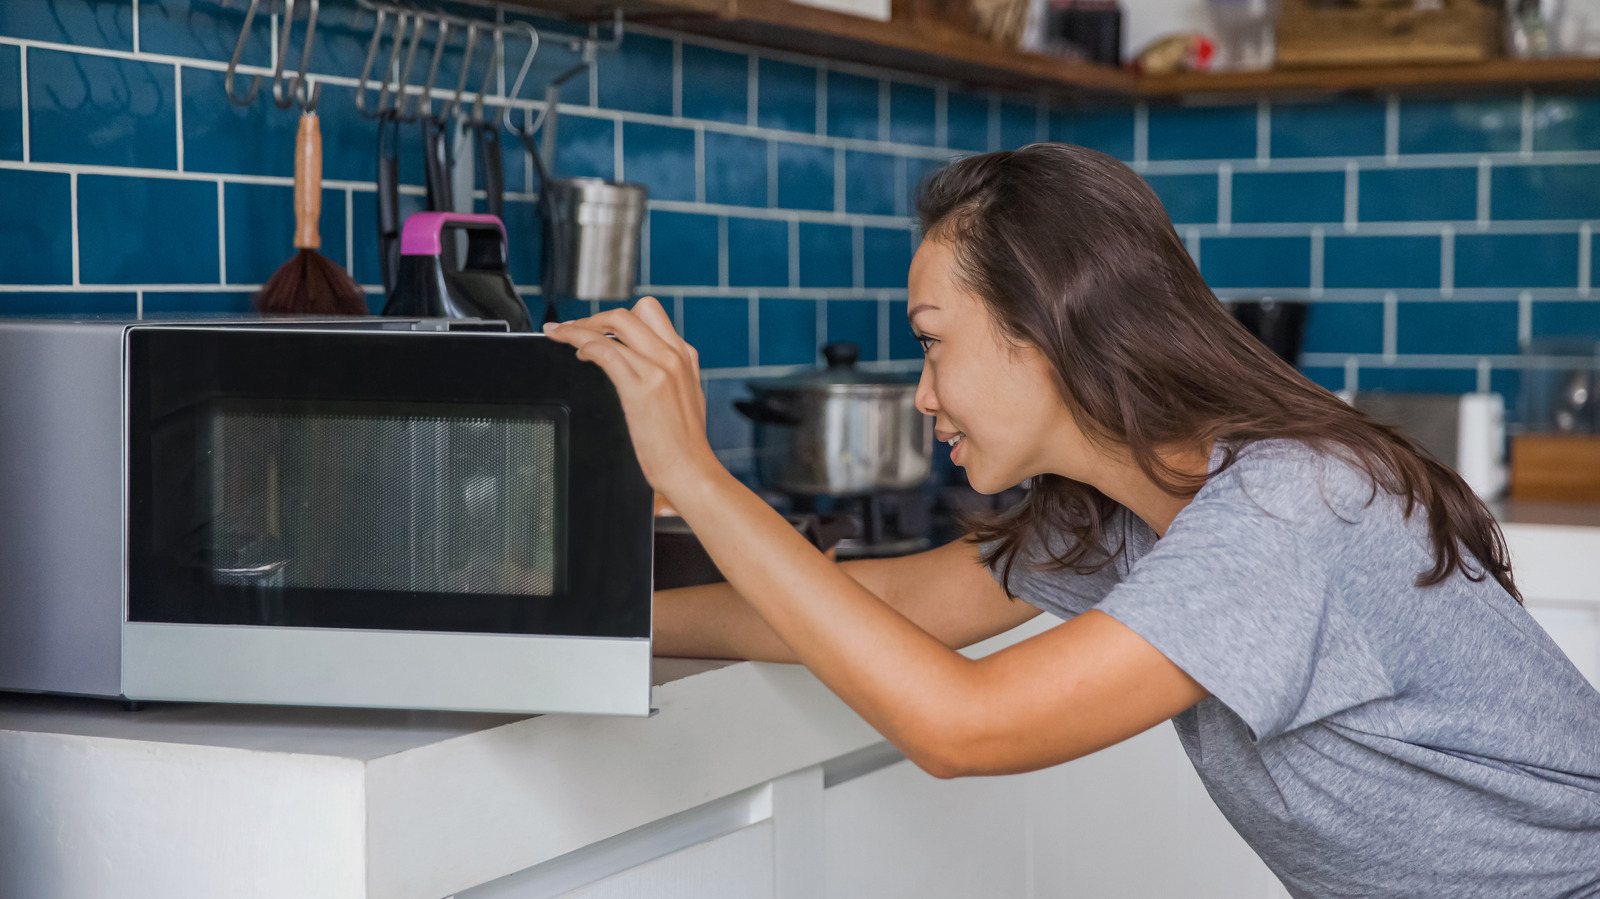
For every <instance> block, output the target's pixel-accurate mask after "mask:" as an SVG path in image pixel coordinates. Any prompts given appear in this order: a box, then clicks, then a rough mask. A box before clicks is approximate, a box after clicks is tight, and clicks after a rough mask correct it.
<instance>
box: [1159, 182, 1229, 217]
mask: <svg viewBox="0 0 1600 899" xmlns="http://www.w3.org/2000/svg"><path fill="white" fill-rule="evenodd" d="M1146 181H1147V182H1149V184H1150V189H1152V190H1155V195H1157V197H1158V198H1160V200H1162V206H1165V208H1166V216H1168V218H1170V219H1173V224H1197V222H1216V221H1218V206H1216V203H1218V200H1216V195H1218V179H1216V174H1149V176H1146Z"/></svg>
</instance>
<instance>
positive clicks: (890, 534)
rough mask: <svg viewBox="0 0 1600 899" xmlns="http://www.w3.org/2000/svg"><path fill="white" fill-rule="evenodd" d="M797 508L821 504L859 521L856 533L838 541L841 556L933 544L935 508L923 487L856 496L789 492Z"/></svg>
mask: <svg viewBox="0 0 1600 899" xmlns="http://www.w3.org/2000/svg"><path fill="white" fill-rule="evenodd" d="M788 504H789V506H790V507H791V508H792V509H793V510H795V511H801V512H810V511H815V510H817V508H818V506H819V505H820V504H826V505H828V506H829V511H831V512H832V513H833V514H834V515H848V516H849V517H850V518H851V519H853V520H854V521H855V522H856V524H857V525H858V527H857V529H856V533H855V534H854V535H852V536H850V537H847V538H845V539H843V540H840V541H839V542H838V543H837V544H836V545H835V547H834V548H835V550H836V556H837V558H840V559H874V558H886V557H889V556H904V555H909V554H911V553H916V552H922V551H923V550H925V549H928V548H929V547H931V546H932V545H933V541H932V540H931V539H930V537H929V532H930V531H931V521H932V519H931V509H930V507H929V502H928V499H927V498H926V497H925V496H923V494H922V493H921V491H917V490H903V491H884V492H881V493H868V494H863V495H861V496H853V497H833V498H823V497H815V496H809V495H793V494H791V495H789V496H788Z"/></svg>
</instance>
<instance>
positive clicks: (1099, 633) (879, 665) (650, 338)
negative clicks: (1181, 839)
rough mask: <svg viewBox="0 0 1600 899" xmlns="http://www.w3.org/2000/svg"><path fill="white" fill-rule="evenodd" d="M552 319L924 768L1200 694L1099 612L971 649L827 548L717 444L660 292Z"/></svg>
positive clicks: (750, 582) (1058, 737) (1037, 749)
mask: <svg viewBox="0 0 1600 899" xmlns="http://www.w3.org/2000/svg"><path fill="white" fill-rule="evenodd" d="M547 333H549V334H550V336H551V337H552V338H553V339H556V340H560V341H563V342H566V343H570V344H572V345H573V346H575V347H577V350H578V357H579V358H580V359H585V360H588V361H592V362H594V363H595V364H597V365H599V366H600V367H601V368H602V369H604V370H605V372H606V374H607V375H608V376H609V377H610V378H611V381H612V383H613V384H615V385H616V388H617V393H618V396H619V397H620V398H621V400H622V406H623V410H624V412H625V413H626V415H627V419H628V428H629V433H630V435H631V437H632V440H633V444H634V450H635V453H636V454H637V456H638V458H639V464H640V466H641V467H642V468H643V469H644V473H645V476H646V477H647V478H648V479H649V480H650V483H651V484H652V485H654V486H655V488H656V489H657V490H658V491H659V492H661V493H662V494H664V495H665V496H666V497H667V499H668V500H669V501H670V502H671V504H672V506H673V507H674V508H675V509H677V511H678V512H679V514H681V515H682V516H683V518H684V520H685V521H687V522H688V523H689V526H690V527H691V528H693V529H694V531H695V533H696V535H698V536H699V538H700V540H701V543H702V544H704V546H705V548H706V550H707V551H708V552H709V553H710V555H711V558H712V561H714V562H715V563H716V564H717V567H718V568H719V569H721V571H722V573H723V574H724V575H726V576H727V578H728V582H729V583H730V584H732V585H733V588H734V589H735V590H737V591H738V592H739V595H741V596H743V597H744V598H745V599H746V600H747V601H748V602H749V604H750V605H751V606H752V607H753V608H754V609H755V611H756V612H757V614H759V615H760V616H761V618H762V619H763V620H764V621H765V622H766V624H767V626H768V627H770V628H771V630H772V633H773V634H774V635H775V636H776V637H777V638H778V639H780V640H782V642H783V643H784V644H785V645H787V646H788V647H789V648H790V649H792V650H793V652H794V656H795V657H796V658H798V659H799V660H800V661H801V662H802V663H804V664H805V666H806V667H807V668H808V669H810V670H811V672H812V673H813V674H815V675H816V676H817V677H818V678H819V679H821V680H822V682H823V683H825V684H826V685H827V686H828V687H829V688H830V689H831V690H833V692H834V693H835V694H837V695H838V696H839V697H840V698H841V699H843V700H844V701H845V702H846V703H847V704H848V705H849V706H850V707H851V708H852V709H854V710H855V711H856V712H857V713H858V714H860V715H861V716H862V717H863V718H865V719H866V720H867V721H868V722H869V723H870V724H872V726H873V727H875V728H877V730H878V732H879V733H881V734H883V735H884V736H885V737H886V738H888V739H889V740H890V742H892V743H894V744H895V745H896V746H897V747H899V748H900V750H901V751H902V752H904V753H905V754H906V755H907V756H908V757H909V758H911V759H912V761H914V762H916V763H917V764H918V765H919V766H921V767H922V768H923V769H924V770H926V771H928V772H930V773H932V774H934V775H936V776H944V777H953V776H957V775H962V774H993V773H1002V772H1014V771H1029V770H1034V769H1037V768H1042V767H1046V766H1049V765H1054V764H1058V763H1060V762H1064V761H1067V760H1069V759H1073V758H1077V757H1078V756H1081V755H1086V754H1088V753H1090V752H1093V751H1095V750H1097V749H1102V748H1104V747H1106V746H1109V745H1111V744H1113V743H1116V742H1119V741H1120V740H1123V739H1126V738H1127V737H1130V736H1133V735H1134V734H1136V733H1139V732H1140V731H1143V730H1146V729H1148V728H1150V727H1153V726H1154V725H1156V724H1158V723H1160V722H1161V721H1164V720H1166V719H1167V718H1170V717H1172V716H1173V715H1176V714H1177V713H1178V712H1181V711H1183V710H1184V709H1186V708H1188V707H1190V706H1192V705H1194V704H1195V703H1196V702H1198V701H1200V700H1201V699H1202V698H1204V697H1205V695H1206V693H1205V690H1204V689H1203V688H1202V687H1200V685H1199V684H1198V683H1196V682H1195V681H1194V679H1193V678H1191V677H1189V675H1187V674H1185V673H1184V672H1183V670H1182V669H1180V668H1178V666H1177V665H1175V664H1173V663H1172V662H1171V661H1170V660H1169V659H1167V658H1166V657H1165V656H1164V655H1162V654H1161V653H1160V652H1159V651H1158V650H1156V649H1155V647H1153V646H1151V645H1150V644H1149V643H1148V642H1147V641H1145V640H1144V639H1143V638H1141V637H1139V636H1138V635H1137V634H1136V633H1134V632H1133V631H1132V630H1131V629H1129V628H1127V627H1125V626H1124V625H1122V624H1120V623H1119V622H1117V621H1116V620H1115V619H1113V618H1111V617H1110V616H1108V615H1105V614H1102V613H1100V612H1094V611H1090V612H1087V613H1085V614H1083V615H1079V616H1078V617H1077V618H1074V619H1073V620H1071V621H1068V622H1066V623H1064V624H1062V625H1061V626H1059V627H1055V628H1051V629H1050V630H1049V631H1046V632H1045V633H1043V634H1040V635H1038V636H1035V637H1032V638H1030V639H1028V640H1025V641H1023V642H1022V643H1019V644H1017V645H1015V646H1012V647H1010V648H1009V649H1007V650H1005V651H1003V652H999V653H995V654H994V655H991V656H988V657H986V658H983V659H978V660H971V659H967V658H966V657H964V656H962V655H961V654H960V653H957V652H955V651H953V650H952V649H951V648H950V647H949V646H948V645H946V644H945V643H944V642H943V641H941V640H940V639H939V638H937V637H935V636H933V634H931V633H930V632H929V631H927V630H924V629H923V628H922V627H919V626H918V625H917V624H916V623H915V622H913V621H912V620H911V619H910V618H908V617H907V616H906V615H905V614H903V613H902V612H901V611H899V610H898V609H896V608H895V607H894V606H892V605H891V604H889V603H887V602H884V601H883V600H881V599H879V598H878V597H877V596H876V595H874V594H873V593H872V591H870V590H869V589H867V587H865V586H863V585H862V584H861V583H859V582H857V581H856V580H855V579H854V578H852V577H851V576H850V575H848V574H846V573H845V572H844V571H843V570H841V569H840V568H839V566H837V565H835V564H834V563H833V562H831V561H829V560H828V559H826V558H825V557H823V555H822V554H821V553H819V552H817V550H816V548H815V547H813V546H812V545H811V544H810V543H807V542H806V540H805V538H804V537H802V536H801V535H800V534H799V532H797V531H796V530H795V529H794V528H793V527H792V526H790V524H789V522H788V521H786V520H784V518H783V517H782V516H781V515H779V514H778V513H777V512H776V511H774V510H773V509H772V507H771V506H769V505H767V504H766V503H765V502H763V501H762V500H761V498H760V497H758V496H756V495H755V494H754V493H752V492H751V491H750V490H749V489H748V488H746V487H745V486H744V485H743V484H741V483H739V481H738V480H737V479H735V478H734V477H733V476H732V475H730V474H729V473H728V472H727V470H726V469H724V468H723V467H722V466H721V464H720V463H719V462H718V461H717V459H716V455H715V454H714V453H713V452H712V451H711V447H710V445H709V444H708V443H707V442H706V437H705V396H704V394H703V393H702V392H701V389H700V380H699V362H698V358H697V355H696V354H695V352H694V349H693V348H692V347H690V346H689V345H688V344H686V343H684V342H683V340H682V339H681V338H679V337H678V335H677V334H676V333H675V332H674V331H673V329H672V321H671V319H670V318H669V317H668V316H667V314H666V312H665V311H664V310H663V309H662V308H661V305H660V304H659V303H657V302H656V301H655V300H653V299H649V298H646V299H644V300H641V301H640V302H639V304H638V305H637V306H636V307H635V309H634V311H632V312H629V311H627V310H620V309H619V310H612V311H609V312H603V313H601V314H600V315H597V316H594V317H592V318H589V319H584V320H582V321H579V322H574V323H569V324H566V325H562V326H560V327H559V328H555V329H547ZM613 336H614V337H615V339H611V338H612V337H613Z"/></svg>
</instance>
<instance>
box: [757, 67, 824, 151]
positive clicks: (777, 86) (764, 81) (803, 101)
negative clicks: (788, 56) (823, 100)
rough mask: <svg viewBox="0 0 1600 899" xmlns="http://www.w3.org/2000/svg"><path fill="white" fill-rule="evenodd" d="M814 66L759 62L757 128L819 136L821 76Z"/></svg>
mask: <svg viewBox="0 0 1600 899" xmlns="http://www.w3.org/2000/svg"><path fill="white" fill-rule="evenodd" d="M817 73H818V70H817V69H816V68H815V67H813V66H803V65H797V64H795V63H790V62H779V61H777V60H774V59H766V58H764V57H757V58H756V124H758V125H760V126H761V127H763V128H776V129H778V130H780V131H800V132H805V133H807V134H815V133H816V130H817V77H818V75H817Z"/></svg>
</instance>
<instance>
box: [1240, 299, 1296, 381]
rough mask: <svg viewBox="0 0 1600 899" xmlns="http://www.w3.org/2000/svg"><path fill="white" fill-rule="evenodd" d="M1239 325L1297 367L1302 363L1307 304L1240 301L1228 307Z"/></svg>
mask: <svg viewBox="0 0 1600 899" xmlns="http://www.w3.org/2000/svg"><path fill="white" fill-rule="evenodd" d="M1228 305H1229V307H1230V309H1231V311H1232V312H1233V317H1234V318H1236V319H1238V320H1239V324H1241V325H1244V326H1245V328H1246V329H1248V330H1249V331H1250V333H1251V334H1254V335H1255V336H1256V337H1257V338H1259V339H1260V340H1261V342H1262V343H1264V344H1266V345H1267V347H1268V348H1269V349H1271V350H1272V351H1273V352H1274V353H1277V354H1278V356H1279V357H1280V358H1282V359H1283V360H1284V361H1286V362H1288V363H1289V364H1290V365H1295V364H1297V363H1298V362H1299V360H1300V339H1301V337H1302V336H1303V335H1304V333H1305V327H1306V304H1305V303H1301V302H1295V301H1284V300H1236V301H1234V302H1232V303H1229V304H1228Z"/></svg>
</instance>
